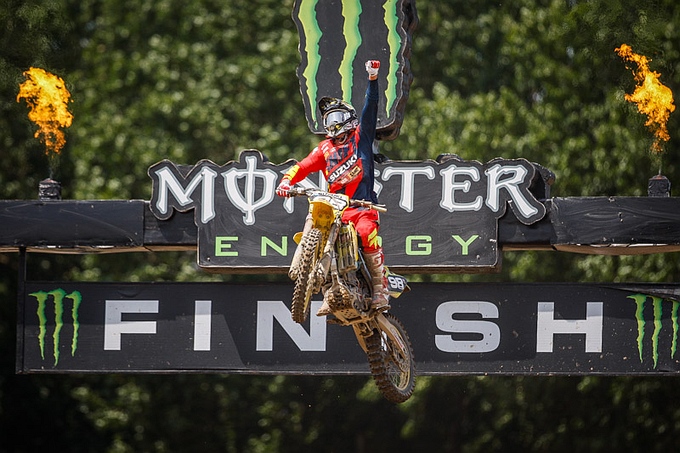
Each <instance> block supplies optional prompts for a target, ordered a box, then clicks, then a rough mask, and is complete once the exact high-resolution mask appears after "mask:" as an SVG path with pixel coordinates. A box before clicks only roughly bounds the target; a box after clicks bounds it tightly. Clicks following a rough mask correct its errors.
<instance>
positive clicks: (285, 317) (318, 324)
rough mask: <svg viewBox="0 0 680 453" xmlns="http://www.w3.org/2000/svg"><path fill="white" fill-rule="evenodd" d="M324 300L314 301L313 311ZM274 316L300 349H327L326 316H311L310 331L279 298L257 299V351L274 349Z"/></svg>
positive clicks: (313, 311)
mask: <svg viewBox="0 0 680 453" xmlns="http://www.w3.org/2000/svg"><path fill="white" fill-rule="evenodd" d="M321 304H322V302H320V301H312V306H311V312H312V313H316V311H317V310H318V309H319V308H320V307H321ZM274 318H276V320H277V321H278V323H279V324H280V325H281V327H283V330H284V331H285V332H286V333H287V334H288V336H289V337H290V338H291V340H293V342H294V343H295V344H296V345H297V347H298V348H299V349H300V351H325V350H326V318H325V317H324V316H310V321H309V333H307V332H306V331H305V329H304V327H303V326H302V325H301V324H298V323H296V322H295V321H293V319H292V318H291V316H290V310H289V309H288V307H286V304H284V303H283V302H282V301H279V300H276V301H274V300H258V301H257V339H256V350H257V351H273V350H274Z"/></svg>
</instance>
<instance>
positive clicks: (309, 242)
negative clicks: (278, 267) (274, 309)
mask: <svg viewBox="0 0 680 453" xmlns="http://www.w3.org/2000/svg"><path fill="white" fill-rule="evenodd" d="M320 242H321V230H319V229H318V228H313V229H311V230H309V231H308V232H307V233H305V235H304V236H303V237H302V239H301V240H300V244H299V245H298V247H301V256H300V264H299V266H298V272H297V278H296V279H295V286H294V288H293V302H292V304H291V307H290V313H291V317H292V318H293V321H295V322H297V323H300V324H301V323H303V322H305V321H306V320H307V317H308V316H309V306H310V301H311V299H312V289H313V285H310V284H309V280H310V274H311V272H312V271H313V270H314V268H315V267H316V262H317V259H318V256H319V253H318V249H319V243H320Z"/></svg>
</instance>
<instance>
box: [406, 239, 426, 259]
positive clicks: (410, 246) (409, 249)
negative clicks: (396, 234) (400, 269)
mask: <svg viewBox="0 0 680 453" xmlns="http://www.w3.org/2000/svg"><path fill="white" fill-rule="evenodd" d="M406 254H407V255H409V256H415V255H430V254H432V236H427V235H422V236H407V237H406Z"/></svg>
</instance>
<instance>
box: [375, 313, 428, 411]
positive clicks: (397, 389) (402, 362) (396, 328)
mask: <svg viewBox="0 0 680 453" xmlns="http://www.w3.org/2000/svg"><path fill="white" fill-rule="evenodd" d="M383 316H384V317H385V319H387V321H388V323H389V324H391V326H392V328H391V329H390V332H386V331H384V330H383V329H381V328H377V329H374V330H373V335H371V336H370V337H367V338H366V349H367V351H366V353H367V355H368V364H369V366H370V368H371V374H372V375H373V379H374V380H375V383H376V384H377V386H378V389H379V390H380V393H382V394H383V396H384V397H385V398H386V399H388V400H389V401H392V402H393V403H403V402H404V401H406V400H408V399H409V398H410V397H411V395H412V394H413V390H414V389H415V386H416V371H415V365H414V359H413V347H412V346H411V340H410V339H409V337H408V334H407V333H406V329H405V328H404V326H403V325H402V324H401V322H400V321H399V320H398V319H397V318H396V317H395V316H393V315H392V314H390V313H383Z"/></svg>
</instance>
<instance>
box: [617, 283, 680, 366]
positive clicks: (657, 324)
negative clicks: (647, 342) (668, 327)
mask: <svg viewBox="0 0 680 453" xmlns="http://www.w3.org/2000/svg"><path fill="white" fill-rule="evenodd" d="M628 299H633V300H634V301H635V304H636V307H637V308H636V310H635V319H636V320H637V331H638V336H637V347H638V352H639V354H640V362H642V361H643V349H644V337H645V327H646V324H647V323H646V321H645V316H644V310H645V303H646V302H647V299H651V300H652V307H653V316H654V323H653V325H654V330H653V332H652V357H653V360H654V368H656V366H657V364H658V361H659V335H660V334H661V331H662V328H663V325H662V316H663V302H664V299H663V298H661V297H657V296H649V295H647V294H633V295H631V296H628ZM668 302H671V320H672V323H673V341H672V344H671V348H670V357H671V359H674V358H675V353H676V351H677V346H678V308H679V307H680V302H678V301H676V300H668Z"/></svg>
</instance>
